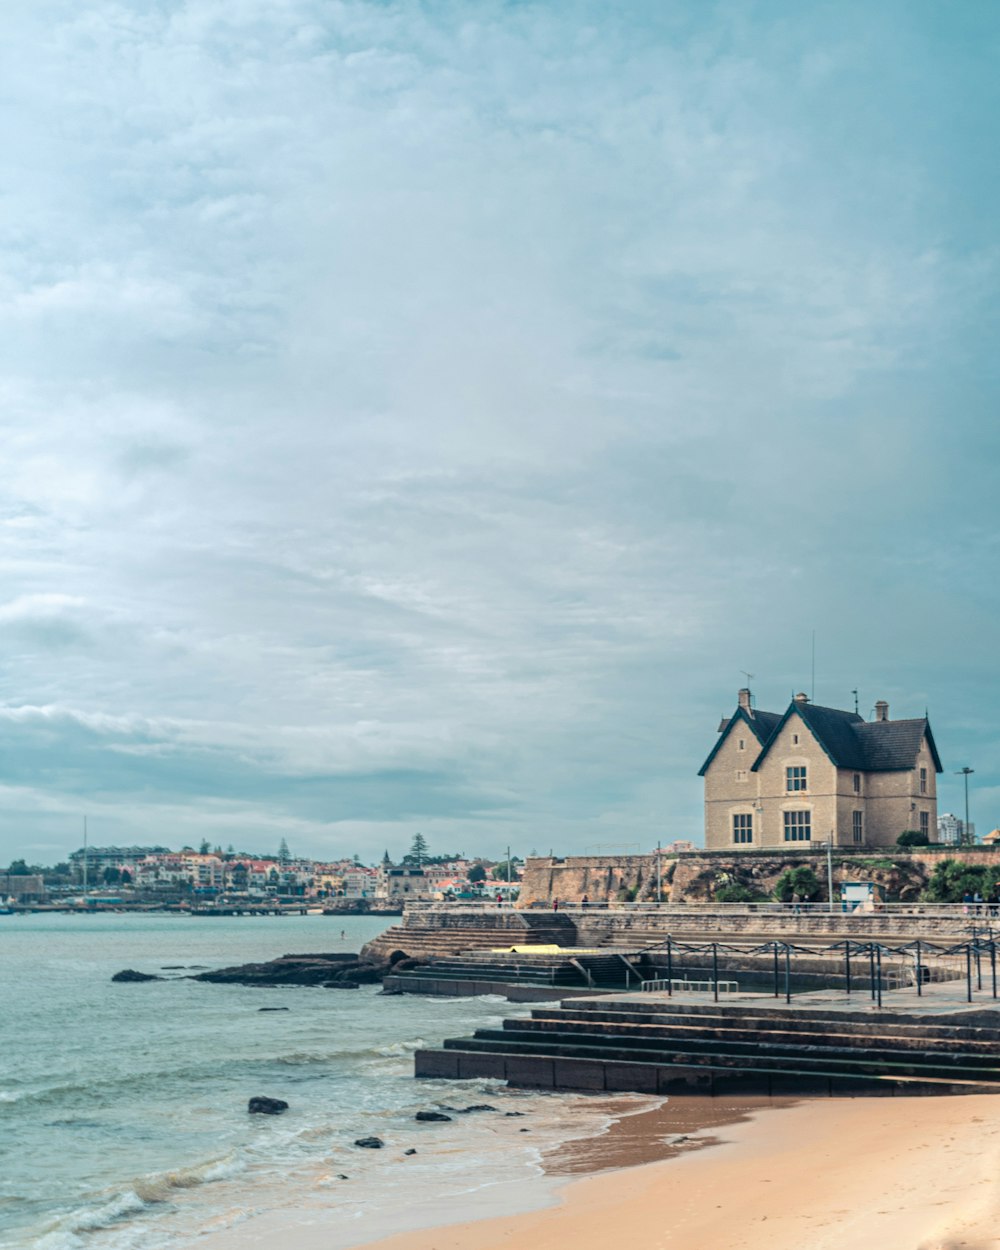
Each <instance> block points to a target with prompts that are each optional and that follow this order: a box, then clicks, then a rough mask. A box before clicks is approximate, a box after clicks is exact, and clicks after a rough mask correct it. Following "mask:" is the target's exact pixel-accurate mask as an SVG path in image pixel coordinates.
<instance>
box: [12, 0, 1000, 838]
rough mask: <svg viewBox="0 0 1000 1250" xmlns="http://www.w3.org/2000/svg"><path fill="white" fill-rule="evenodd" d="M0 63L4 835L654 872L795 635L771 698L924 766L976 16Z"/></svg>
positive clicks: (580, 7) (976, 166)
mask: <svg viewBox="0 0 1000 1250" xmlns="http://www.w3.org/2000/svg"><path fill="white" fill-rule="evenodd" d="M6 24H7V26H8V37H7V38H6V39H5V41H4V45H3V47H2V48H0V73H2V74H3V77H4V81H5V83H6V84H7V92H8V96H9V101H10V104H9V107H10V113H11V119H12V125H11V127H10V130H11V140H10V143H9V144H8V151H7V153H6V158H7V163H8V168H9V177H8V180H7V190H6V192H5V201H4V212H3V214H2V218H3V226H2V228H0V240H2V245H3V247H4V249H5V254H6V255H7V256H8V257H9V264H7V265H6V266H5V267H4V276H3V278H2V279H0V324H2V327H3V334H2V335H0V364H2V367H3V369H2V372H3V376H4V378H5V381H4V384H3V392H2V394H0V403H2V407H0V412H2V416H0V421H2V423H3V433H4V449H5V454H4V457H3V459H2V461H0V569H2V571H3V574H4V586H5V591H4V597H5V600H6V603H5V605H3V606H0V636H2V637H3V639H4V642H5V648H4V651H3V654H2V659H0V663H2V665H3V674H2V676H3V682H4V692H5V699H6V707H5V708H4V709H3V710H2V712H0V731H2V733H3V735H4V740H5V744H6V745H5V751H6V752H9V758H10V767H11V773H10V775H9V777H8V780H9V781H10V783H11V784H12V785H14V784H16V785H17V786H21V787H23V792H24V793H26V794H27V793H30V794H31V795H32V796H33V798H32V803H34V804H35V806H34V807H33V808H32V812H33V814H32V815H31V818H30V822H29V823H30V828H31V831H32V834H31V836H32V837H36V838H38V839H39V841H40V844H42V843H44V844H45V845H52V844H54V843H55V842H57V841H58V838H59V836H61V834H60V830H61V829H62V828H63V827H64V822H65V820H66V812H68V811H75V810H77V809H78V808H79V807H80V806H81V805H84V804H90V805H92V807H91V810H94V811H95V812H96V811H97V810H98V809H100V810H101V811H102V813H104V815H103V817H102V818H104V819H107V820H109V821H115V822H117V826H116V827H117V828H120V830H121V836H122V837H124V838H128V840H135V838H136V837H138V836H139V834H138V829H139V828H140V827H141V828H142V829H145V830H147V831H148V833H149V837H151V838H153V839H154V840H161V841H163V840H166V841H170V840H171V839H172V838H173V831H175V830H177V829H178V828H180V827H181V826H182V825H183V827H184V828H185V829H186V830H189V832H188V833H186V835H185V836H186V837H187V839H188V840H191V838H192V837H194V836H195V834H196V833H199V831H201V830H203V831H204V832H205V833H206V835H207V836H209V837H210V838H211V839H212V840H213V841H214V840H217V838H216V836H215V832H214V831H215V830H216V829H221V828H222V827H225V828H226V829H227V830H231V829H232V828H233V827H234V826H238V825H239V822H241V821H242V822H244V823H245V826H246V827H247V828H248V829H254V830H259V831H261V832H260V836H261V837H264V836H265V835H266V836H268V837H270V836H271V832H273V831H274V829H275V828H277V827H284V823H283V822H287V827H288V828H290V829H294V832H295V840H296V841H297V843H298V845H299V847H300V849H303V850H313V851H315V852H317V853H327V852H332V851H334V850H337V849H345V848H344V847H343V845H342V841H343V840H345V839H350V840H351V842H352V845H351V846H350V848H349V849H350V850H351V851H352V852H353V851H354V850H361V851H362V852H366V853H367V852H369V851H373V850H377V851H378V852H379V853H380V852H381V850H382V847H383V846H384V845H385V844H386V842H387V841H388V842H389V843H390V844H392V845H394V846H401V845H403V844H406V843H408V841H409V839H410V838H411V836H412V832H413V829H414V827H416V824H418V823H419V827H420V828H422V830H423V831H424V832H425V834H430V835H432V836H433V838H434V839H435V840H437V839H440V840H441V841H442V842H447V843H448V844H453V843H458V844H461V845H462V847H463V848H464V849H466V850H472V849H476V848H477V847H481V848H483V849H486V850H489V849H496V848H497V846H498V845H499V844H500V842H503V843H504V844H506V841H507V840H508V839H513V840H514V841H515V842H516V843H530V844H532V845H538V846H544V847H545V848H546V849H547V847H548V846H549V845H553V846H555V847H556V848H557V849H560V850H564V851H566V850H572V849H573V848H574V847H577V848H578V847H580V846H584V845H590V844H591V843H593V842H613V841H622V842H630V841H636V840H638V841H645V842H646V843H649V844H651V843H652V842H654V841H655V840H656V838H657V837H660V836H663V837H666V838H669V837H672V836H691V835H692V834H696V833H697V830H698V828H699V826H700V803H699V789H698V782H697V779H696V777H695V775H694V774H695V772H696V769H697V767H698V766H699V764H700V762H701V759H702V758H703V756H704V754H706V753H707V749H708V746H709V745H710V743H711V738H712V734H713V730H714V723H715V720H716V718H717V716H718V714H719V713H720V712H721V711H723V710H726V709H727V708H728V706H729V704H730V703H731V702H732V699H733V693H734V691H735V688H736V686H737V685H739V684H741V682H742V677H741V672H740V670H742V669H746V668H749V669H750V670H752V671H754V672H755V673H757V674H758V676H757V678H755V685H758V686H759V687H760V689H759V695H760V698H761V703H762V705H764V706H766V705H773V706H780V705H781V704H782V702H783V700H784V699H785V698H786V697H787V694H788V693H789V692H790V690H791V688H792V687H793V686H794V687H801V686H802V684H803V682H804V680H805V674H806V672H807V669H808V665H809V650H810V638H811V632H812V630H813V629H814V628H815V629H816V630H817V633H818V657H819V669H818V682H817V696H818V697H820V698H822V699H823V700H825V701H828V702H831V703H834V704H838V703H839V704H844V703H845V702H846V701H847V700H848V698H849V692H850V690H851V689H852V688H853V687H854V686H856V685H860V686H861V687H862V688H863V689H865V690H868V691H869V694H870V696H871V699H874V698H875V697H877V695H878V694H885V695H886V696H887V697H889V698H890V700H891V701H892V703H893V707H894V708H896V707H898V708H899V709H900V711H905V710H909V711H917V712H919V711H921V710H922V708H923V704H924V702H925V701H929V702H930V704H931V711H932V715H933V716H934V718H935V728H936V731H937V736H938V740H939V743H940V745H941V747H942V749H943V750H944V751H945V753H946V754H950V752H952V751H954V752H956V753H958V754H962V755H963V757H964V755H965V754H967V753H969V754H970V757H971V754H975V753H976V750H977V747H978V746H979V745H980V744H981V739H980V738H979V737H977V733H978V731H977V730H976V728H975V726H976V725H977V724H982V723H983V721H984V719H985V718H986V717H987V716H988V709H989V708H991V707H992V706H993V703H994V702H995V700H994V699H993V692H992V689H991V688H990V687H989V684H988V683H984V682H983V679H982V674H983V673H984V672H989V671H991V665H992V655H991V653H990V649H989V645H988V644H987V642H986V641H985V640H986V639H988V638H989V637H990V636H991V631H992V622H993V619H994V618H995V615H996V610H997V607H998V605H997V602H996V592H995V590H994V588H993V584H994V582H995V579H991V578H990V577H989V576H987V570H988V569H989V568H990V567H992V565H991V563H990V561H992V560H993V558H994V556H995V547H996V521H995V517H994V515H993V513H994V508H993V504H992V495H993V486H992V483H993V476H994V475H995V463H996V450H997V449H996V446H995V444H996V437H995V434H994V433H993V430H994V427H995V423H994V422H993V421H992V413H993V409H994V407H995V402H994V401H995V394H994V392H995V383H994V381H993V372H994V371H993V370H992V366H991V363H990V362H991V359H992V356H991V355H990V353H991V352H992V350H993V349H992V344H991V342H990V341H989V339H988V335H987V334H986V333H985V332H984V331H985V327H987V326H989V325H991V324H993V323H994V322H995V313H996V307H995V290H996V275H997V261H998V252H997V247H996V241H995V233H994V230H995V227H994V223H993V220H992V217H993V215H992V213H991V212H990V207H989V206H990V205H991V204H992V203H993V202H994V199H995V186H994V182H995V177H994V174H993V173H992V172H991V166H990V165H989V164H988V162H986V161H984V160H983V159H982V153H983V150H984V145H983V139H984V132H985V131H988V130H989V123H987V122H985V121H982V122H977V123H976V125H972V124H971V122H970V117H976V118H980V119H985V118H989V117H994V116H995V115H996V111H995V108H994V107H993V106H992V105H993V103H995V101H993V96H994V94H995V91H996V86H995V81H994V78H995V76H994V75H993V74H992V72H991V67H990V64H989V57H988V56H987V55H986V53H987V50H988V49H989V48H990V47H991V46H993V44H994V43H995V37H996V30H995V23H994V22H991V21H989V20H987V18H986V17H985V16H984V15H982V14H979V15H974V14H971V12H970V13H963V14H962V15H961V17H954V18H953V20H952V22H950V23H948V24H945V25H944V26H942V23H941V22H939V21H938V20H937V18H936V17H935V16H934V15H933V14H930V13H925V12H923V11H917V10H914V9H912V7H911V6H904V5H902V4H899V5H896V4H891V5H889V6H886V7H883V8H880V9H879V10H878V11H877V12H876V11H874V10H872V8H871V7H870V6H864V5H861V4H859V3H853V2H851V3H847V4H845V5H841V6H838V7H836V9H832V10H829V11H827V10H824V11H823V12H822V13H819V12H814V11H806V10H804V9H802V8H801V6H794V5H790V4H787V5H786V4H782V3H774V4H768V5H763V6H758V7H756V8H754V9H753V10H752V11H751V10H745V9H741V8H739V7H738V6H736V7H734V6H687V7H684V6H682V7H681V8H680V9H678V8H677V7H676V6H674V7H670V6H660V7H657V6H650V5H645V4H642V5H640V4H625V5H622V6H617V7H616V8H614V9H609V8H608V7H607V6H604V5H597V4H590V3H589V2H587V3H582V4H574V5H569V4H562V3H556V4H545V5H541V4H533V3H528V4H509V3H501V2H500V0H495V2H491V3H486V4H483V5H480V6H476V8H475V10H474V11H472V10H470V9H469V6H467V5H461V4H458V3H442V4H439V5H433V6H418V5H415V4H411V3H408V2H400V3H374V2H373V0H346V2H345V3H341V4H337V5H333V6H331V5H329V4H327V3H321V2H320V0H288V3H285V4H282V5H280V6H275V5H273V4H266V3H263V0H261V2H260V3H258V2H256V0H254V2H253V3H244V4H241V5H240V6H238V7H237V8H234V7H233V6H232V5H229V4H224V3H222V2H221V0H182V2H181V3H178V4H174V5H171V6H166V7H163V6H160V7H156V6H154V7H152V8H150V6H143V5H138V4H132V3H124V4H123V3H119V2H118V0H116V2H115V3H111V2H110V0H84V3H79V0H76V2H74V3H70V0H45V3H43V4H40V5H27V4H21V5H15V6H14V7H13V9H12V12H11V14H10V15H9V17H8V20H7V23H6ZM43 32H44V37H42V36H43ZM991 102H992V103H991ZM959 608H960V609H961V610H959ZM942 656H947V660H943V659H942ZM768 692H770V693H768ZM865 697H866V698H868V695H866V696H865ZM976 762H977V763H979V761H978V760H977V761H976ZM979 766H980V767H981V768H982V769H983V772H984V773H986V769H985V767H984V766H983V765H982V764H981V763H979ZM981 780H982V781H983V782H984V784H985V783H987V782H988V781H991V777H990V776H989V775H986V776H983V777H982V778H981ZM998 781H1000V779H992V783H993V784H996V783H997V782H998ZM946 795H947V791H946V792H945V796H944V798H943V802H944V803H945V804H946V803H947V802H948V799H947V797H946ZM46 813H47V814H46ZM26 819H27V817H26ZM130 822H134V824H135V828H132V829H130ZM2 836H3V839H4V840H3V842H2V843H0V846H3V845H7V846H9V847H10V850H11V854H14V853H15V852H16V853H18V854H20V853H21V852H22V850H26V849H27V848H24V847H23V846H22V844H21V841H20V838H21V834H20V833H19V832H18V828H17V826H16V825H15V823H14V822H9V823H8V828H7V829H6V830H5V831H4V832H3V834H2ZM67 836H68V835H67ZM199 836H200V834H199ZM226 840H228V839H226ZM272 841H273V839H272Z"/></svg>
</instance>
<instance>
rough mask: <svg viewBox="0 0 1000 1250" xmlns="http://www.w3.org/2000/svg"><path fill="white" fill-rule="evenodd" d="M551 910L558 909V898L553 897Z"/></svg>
mask: <svg viewBox="0 0 1000 1250" xmlns="http://www.w3.org/2000/svg"><path fill="white" fill-rule="evenodd" d="M552 910H553V911H558V910H559V900H558V899H557V898H554V899H553V900H552Z"/></svg>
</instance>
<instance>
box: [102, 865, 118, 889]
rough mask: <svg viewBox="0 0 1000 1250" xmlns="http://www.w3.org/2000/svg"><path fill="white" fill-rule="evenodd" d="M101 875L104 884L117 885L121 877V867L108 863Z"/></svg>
mask: <svg viewBox="0 0 1000 1250" xmlns="http://www.w3.org/2000/svg"><path fill="white" fill-rule="evenodd" d="M102 875H103V880H104V884H105V885H117V884H118V882H119V881H121V879H122V872H121V869H120V868H115V867H114V865H113V864H108V866H107V868H105V870H104V873H103V874H102Z"/></svg>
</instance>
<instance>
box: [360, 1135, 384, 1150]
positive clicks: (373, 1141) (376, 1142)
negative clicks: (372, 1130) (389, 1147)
mask: <svg viewBox="0 0 1000 1250" xmlns="http://www.w3.org/2000/svg"><path fill="white" fill-rule="evenodd" d="M354 1144H355V1146H360V1147H361V1148H362V1150H381V1149H382V1147H383V1146H384V1145H385V1142H384V1141H383V1140H382V1138H381V1137H359V1138H358V1139H357V1140H356V1141H355V1143H354Z"/></svg>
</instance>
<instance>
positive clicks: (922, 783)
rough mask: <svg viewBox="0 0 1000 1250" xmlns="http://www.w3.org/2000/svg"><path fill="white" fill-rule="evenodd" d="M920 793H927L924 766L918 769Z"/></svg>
mask: <svg viewBox="0 0 1000 1250" xmlns="http://www.w3.org/2000/svg"><path fill="white" fill-rule="evenodd" d="M920 793H921V794H926V793H927V769H926V768H921V770H920Z"/></svg>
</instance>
